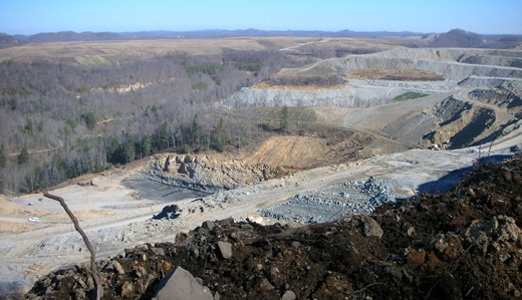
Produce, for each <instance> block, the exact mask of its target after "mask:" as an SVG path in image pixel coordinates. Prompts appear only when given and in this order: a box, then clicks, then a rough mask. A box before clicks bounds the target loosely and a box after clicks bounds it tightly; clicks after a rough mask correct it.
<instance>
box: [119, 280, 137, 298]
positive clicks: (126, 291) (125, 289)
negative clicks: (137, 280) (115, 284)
mask: <svg viewBox="0 0 522 300" xmlns="http://www.w3.org/2000/svg"><path fill="white" fill-rule="evenodd" d="M133 293H134V286H133V285H132V283H130V282H128V281H125V282H124V283H123V285H122V286H121V296H122V297H123V298H128V297H131V296H132V295H133Z"/></svg>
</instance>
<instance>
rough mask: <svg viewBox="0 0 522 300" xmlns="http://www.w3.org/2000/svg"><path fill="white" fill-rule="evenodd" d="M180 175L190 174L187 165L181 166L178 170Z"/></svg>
mask: <svg viewBox="0 0 522 300" xmlns="http://www.w3.org/2000/svg"><path fill="white" fill-rule="evenodd" d="M178 173H181V174H188V169H187V164H186V163H181V165H180V166H179V169H178Z"/></svg>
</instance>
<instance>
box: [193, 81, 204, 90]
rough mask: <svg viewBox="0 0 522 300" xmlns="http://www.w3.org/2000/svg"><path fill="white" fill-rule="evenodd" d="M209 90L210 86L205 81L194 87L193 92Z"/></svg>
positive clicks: (197, 83) (195, 84)
mask: <svg viewBox="0 0 522 300" xmlns="http://www.w3.org/2000/svg"><path fill="white" fill-rule="evenodd" d="M207 88H208V84H207V83H206V82H204V81H198V82H196V83H194V84H193V85H192V89H193V90H200V91H202V90H206V89H207Z"/></svg>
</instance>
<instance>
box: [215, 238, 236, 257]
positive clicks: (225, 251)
mask: <svg viewBox="0 0 522 300" xmlns="http://www.w3.org/2000/svg"><path fill="white" fill-rule="evenodd" d="M217 245H218V249H219V253H220V254H221V256H222V257H223V258H224V259H229V258H231V257H232V244H230V243H227V242H222V241H219V242H218V243H217Z"/></svg>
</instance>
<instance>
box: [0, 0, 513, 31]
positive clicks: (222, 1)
mask: <svg viewBox="0 0 522 300" xmlns="http://www.w3.org/2000/svg"><path fill="white" fill-rule="evenodd" d="M249 28H255V29H261V30H324V31H340V30H344V29H349V30H353V31H412V32H421V33H431V32H447V31H449V30H451V29H455V28H460V29H464V30H468V31H472V32H476V33H481V34H522V0H496V1H484V0H463V1H460V0H415V1H409V0H408V1H400V0H396V1H389V0H382V1H377V0H321V1H311V0H263V1H248V0H182V1H178V0H174V1H172V0H171V1H167V0H148V1H146V0H140V1H135V0H124V1H123V0H89V1H85V0H2V1H1V3H0V32H3V33H7V34H24V35H31V34H36V33H40V32H59V31H75V32H84V31H93V32H105V31H109V32H136V31H153V30H172V31H190V30H203V29H226V30H235V29H249Z"/></svg>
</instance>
